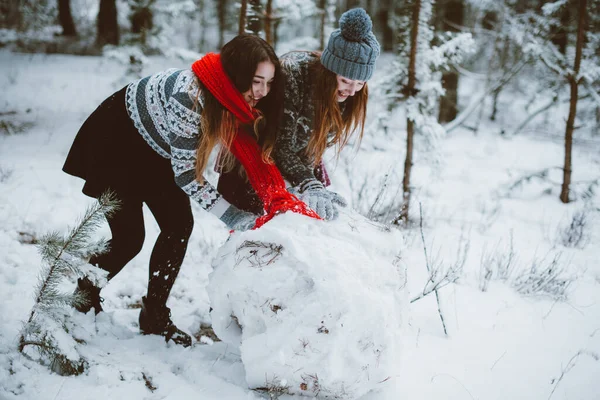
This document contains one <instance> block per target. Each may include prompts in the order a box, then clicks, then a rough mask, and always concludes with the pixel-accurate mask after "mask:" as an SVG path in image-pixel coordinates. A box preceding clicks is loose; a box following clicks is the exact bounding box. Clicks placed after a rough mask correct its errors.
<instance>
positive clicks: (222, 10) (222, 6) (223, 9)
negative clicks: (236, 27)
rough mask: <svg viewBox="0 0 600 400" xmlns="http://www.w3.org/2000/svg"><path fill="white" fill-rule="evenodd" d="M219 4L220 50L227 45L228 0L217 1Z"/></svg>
mask: <svg viewBox="0 0 600 400" xmlns="http://www.w3.org/2000/svg"><path fill="white" fill-rule="evenodd" d="M215 1H216V3H217V19H218V21H219V43H218V44H217V47H218V48H219V49H220V48H221V47H223V45H224V44H225V30H226V29H227V26H226V19H225V17H226V14H227V0H215Z"/></svg>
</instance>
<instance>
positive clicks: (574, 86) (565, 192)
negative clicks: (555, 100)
mask: <svg viewBox="0 0 600 400" xmlns="http://www.w3.org/2000/svg"><path fill="white" fill-rule="evenodd" d="M586 7H587V0H579V21H578V23H577V44H576V47H575V65H574V68H573V74H572V75H569V76H568V80H569V84H570V86H571V105H570V107H569V118H568V119H567V129H566V132H565V166H564V168H563V184H562V190H561V192H560V200H561V201H562V202H563V203H568V202H569V185H570V184H571V148H572V147H573V127H574V125H575V115H576V114H577V92H578V86H579V81H580V78H579V67H580V65H581V51H582V48H583V42H584V40H585V38H584V36H585V31H584V24H585V16H586Z"/></svg>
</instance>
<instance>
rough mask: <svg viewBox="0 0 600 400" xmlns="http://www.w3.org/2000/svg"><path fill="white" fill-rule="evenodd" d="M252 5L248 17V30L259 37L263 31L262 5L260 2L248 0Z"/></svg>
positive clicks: (258, 0)
mask: <svg viewBox="0 0 600 400" xmlns="http://www.w3.org/2000/svg"><path fill="white" fill-rule="evenodd" d="M248 3H249V4H250V12H249V13H248V16H247V19H248V21H247V23H246V27H247V29H248V30H249V31H250V32H252V33H254V34H255V35H259V34H260V32H261V31H262V30H263V26H262V25H263V24H262V5H261V4H260V0H248Z"/></svg>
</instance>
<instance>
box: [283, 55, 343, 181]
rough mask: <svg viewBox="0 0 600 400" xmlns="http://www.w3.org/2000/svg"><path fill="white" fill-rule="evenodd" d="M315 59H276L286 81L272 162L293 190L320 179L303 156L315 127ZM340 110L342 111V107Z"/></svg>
mask: <svg viewBox="0 0 600 400" xmlns="http://www.w3.org/2000/svg"><path fill="white" fill-rule="evenodd" d="M317 59H318V57H317V56H315V55H313V54H311V53H310V52H306V51H292V52H289V53H286V54H284V55H282V56H281V57H280V58H279V60H280V62H281V67H282V71H283V75H284V77H285V96H284V116H283V124H282V127H281V128H280V130H279V132H278V134H277V140H276V142H275V149H274V151H273V158H274V159H275V162H276V163H277V167H279V170H280V171H281V174H282V175H283V176H284V178H285V179H286V180H287V181H289V182H290V183H291V184H292V186H297V185H299V184H300V183H302V182H303V181H304V180H306V179H319V178H318V177H315V169H314V168H315V165H314V160H312V159H310V158H309V157H308V156H307V155H306V154H305V151H306V147H307V146H308V141H309V139H310V135H311V134H312V132H313V130H314V127H315V126H314V115H315V106H314V101H313V98H314V91H315V82H314V78H313V77H312V76H311V74H310V71H309V66H310V65H311V64H312V63H314V62H315V61H317ZM340 106H341V107H342V110H343V107H344V104H343V103H342V104H340Z"/></svg>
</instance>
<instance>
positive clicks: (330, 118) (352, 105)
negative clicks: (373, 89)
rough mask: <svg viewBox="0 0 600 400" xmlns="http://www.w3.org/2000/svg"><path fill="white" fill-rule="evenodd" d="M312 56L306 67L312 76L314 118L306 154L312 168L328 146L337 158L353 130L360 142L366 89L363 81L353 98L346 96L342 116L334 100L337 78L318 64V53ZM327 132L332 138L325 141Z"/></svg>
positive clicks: (367, 95) (363, 121) (366, 94)
mask: <svg viewBox="0 0 600 400" xmlns="http://www.w3.org/2000/svg"><path fill="white" fill-rule="evenodd" d="M312 54H313V55H314V56H316V57H317V59H316V61H315V62H314V63H312V64H311V65H310V67H309V68H310V71H311V75H312V76H314V77H315V88H316V89H315V93H314V105H315V115H314V119H313V121H314V129H313V132H312V135H311V136H310V140H309V141H308V146H307V148H306V155H307V156H308V157H309V158H310V159H311V160H314V163H315V165H316V164H318V163H319V162H320V161H321V158H323V154H324V153H325V150H326V149H327V147H329V146H336V147H337V149H336V154H337V156H339V155H340V152H341V151H342V149H343V148H344V146H345V145H346V144H348V140H350V137H351V136H352V134H353V133H354V132H355V131H356V129H357V128H358V132H359V133H358V140H359V142H360V141H361V140H362V138H363V134H364V131H365V119H366V116H367V100H368V97H369V88H368V87H367V83H366V82H365V85H364V86H363V88H362V89H361V90H360V91H358V92H356V94H355V95H354V96H351V97H348V99H346V101H345V108H344V112H343V113H342V110H341V108H340V103H338V101H337V85H338V84H337V75H336V74H335V73H334V72H332V71H330V70H328V69H327V68H325V67H324V66H323V65H322V64H321V61H320V56H321V54H320V53H319V52H313V53H312ZM330 132H333V133H334V135H333V137H332V138H331V139H328V136H329V133H330Z"/></svg>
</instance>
